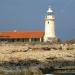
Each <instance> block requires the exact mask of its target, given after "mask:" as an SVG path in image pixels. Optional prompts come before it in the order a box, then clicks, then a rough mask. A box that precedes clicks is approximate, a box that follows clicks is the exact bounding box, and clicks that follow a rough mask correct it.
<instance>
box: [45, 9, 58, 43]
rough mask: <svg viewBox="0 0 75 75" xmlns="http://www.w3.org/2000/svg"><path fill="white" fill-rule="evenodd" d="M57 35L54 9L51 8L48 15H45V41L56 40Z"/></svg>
mask: <svg viewBox="0 0 75 75" xmlns="http://www.w3.org/2000/svg"><path fill="white" fill-rule="evenodd" d="M56 39H57V38H56V35H55V17H54V15H53V10H52V9H51V8H49V9H48V11H47V16H45V34H44V42H47V41H52V40H56Z"/></svg>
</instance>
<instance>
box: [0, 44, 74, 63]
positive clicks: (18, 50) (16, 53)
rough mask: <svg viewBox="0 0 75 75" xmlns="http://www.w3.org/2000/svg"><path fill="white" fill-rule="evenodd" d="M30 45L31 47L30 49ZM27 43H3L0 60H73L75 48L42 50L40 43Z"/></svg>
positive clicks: (0, 46) (0, 49)
mask: <svg viewBox="0 0 75 75" xmlns="http://www.w3.org/2000/svg"><path fill="white" fill-rule="evenodd" d="M30 47H31V48H32V49H30ZM36 47H37V46H36V45H35V46H34V45H27V44H19V45H14V44H3V45H0V62H4V61H14V62H17V61H19V60H28V59H37V60H40V61H43V62H44V61H45V60H46V58H62V59H65V60H75V49H73V50H53V49H51V50H46V51H45V50H42V49H41V48H40V47H41V46H40V45H38V48H36Z"/></svg>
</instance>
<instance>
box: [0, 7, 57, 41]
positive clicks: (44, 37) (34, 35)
mask: <svg viewBox="0 0 75 75" xmlns="http://www.w3.org/2000/svg"><path fill="white" fill-rule="evenodd" d="M54 22H55V18H54V15H53V10H52V9H51V8H49V9H48V11H47V16H46V17H45V31H44V32H40V31H35V32H17V31H16V30H15V31H13V32H0V41H1V42H5V41H8V42H15V41H16V42H47V41H50V42H51V41H54V40H57V38H56V35H55V24H54Z"/></svg>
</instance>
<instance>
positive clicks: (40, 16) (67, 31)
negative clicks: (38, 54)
mask: <svg viewBox="0 0 75 75" xmlns="http://www.w3.org/2000/svg"><path fill="white" fill-rule="evenodd" d="M49 6H51V7H52V9H53V11H54V15H55V18H56V19H55V27H56V35H57V37H59V38H61V39H62V40H68V39H73V38H75V0H0V31H1V32H2V31H13V30H15V29H16V30H17V31H44V17H45V15H46V14H47V13H46V11H47V9H48V7H49Z"/></svg>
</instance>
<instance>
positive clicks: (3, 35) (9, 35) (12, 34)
mask: <svg viewBox="0 0 75 75" xmlns="http://www.w3.org/2000/svg"><path fill="white" fill-rule="evenodd" d="M43 36H44V32H0V38H8V39H12V38H13V39H16V38H41V37H43Z"/></svg>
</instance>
